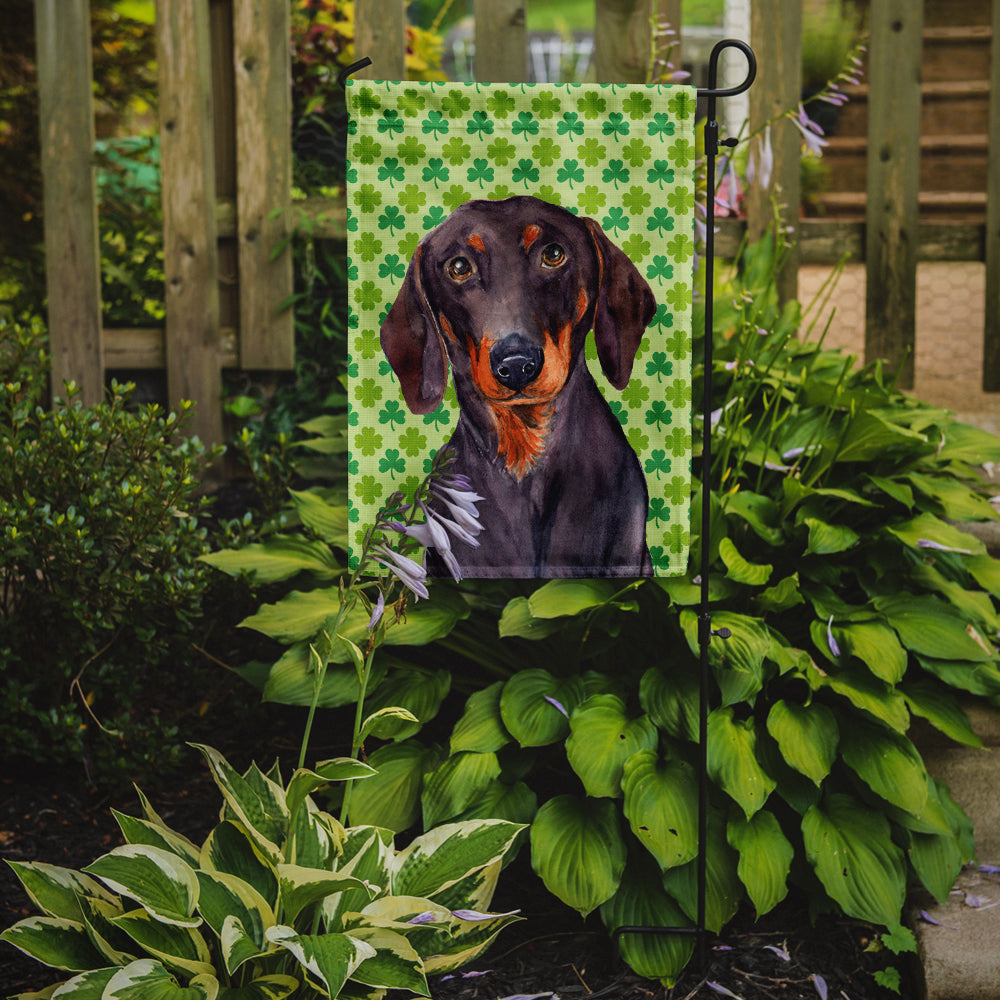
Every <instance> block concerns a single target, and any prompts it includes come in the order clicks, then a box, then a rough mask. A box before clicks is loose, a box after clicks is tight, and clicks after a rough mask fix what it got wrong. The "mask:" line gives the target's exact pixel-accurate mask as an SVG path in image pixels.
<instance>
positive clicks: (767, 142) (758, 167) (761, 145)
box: [747, 125, 774, 191]
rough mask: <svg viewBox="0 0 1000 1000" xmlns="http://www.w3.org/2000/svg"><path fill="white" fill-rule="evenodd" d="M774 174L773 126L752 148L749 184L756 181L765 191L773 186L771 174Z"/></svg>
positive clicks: (748, 173) (768, 128)
mask: <svg viewBox="0 0 1000 1000" xmlns="http://www.w3.org/2000/svg"><path fill="white" fill-rule="evenodd" d="M773 173H774V150H773V149H772V148H771V126H770V125H768V126H767V127H766V128H765V129H764V134H763V135H762V136H758V137H757V141H756V142H755V143H753V144H751V146H750V158H749V160H748V161H747V183H748V184H753V183H754V181H756V182H757V183H758V184H760V186H761V188H763V189H764V190H765V191H766V190H767V189H768V188H769V187H770V186H771V174H773Z"/></svg>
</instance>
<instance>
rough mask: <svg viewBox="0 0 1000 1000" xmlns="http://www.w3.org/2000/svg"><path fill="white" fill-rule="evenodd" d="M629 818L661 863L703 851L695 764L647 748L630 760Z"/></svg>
mask: <svg viewBox="0 0 1000 1000" xmlns="http://www.w3.org/2000/svg"><path fill="white" fill-rule="evenodd" d="M622 790H623V791H624V793H625V802H624V807H623V809H624V813H625V818H626V819H627V820H628V822H629V826H630V827H631V828H632V833H634V834H635V837H636V839H637V840H638V841H639V843H641V844H642V845H643V847H645V848H646V850H647V851H649V853H650V854H651V855H652V856H653V857H654V858H655V859H656V861H657V863H658V864H659V866H660V868H661V869H664V870H665V869H667V868H673V867H675V866H677V865H683V864H686V863H687V862H688V861H690V860H691V859H692V858H694V857H695V856H696V855H697V853H698V812H697V804H698V783H697V780H696V779H695V776H694V773H693V772H692V769H691V767H690V766H689V765H688V764H686V763H684V762H683V761H679V760H660V759H659V757H657V755H656V753H655V752H654V751H653V750H652V749H650V750H642V751H640V752H638V753H636V754H634V755H633V756H631V757H630V758H629V759H628V760H627V761H626V762H625V768H624V774H623V778H622Z"/></svg>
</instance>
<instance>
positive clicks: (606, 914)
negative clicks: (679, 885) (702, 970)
mask: <svg viewBox="0 0 1000 1000" xmlns="http://www.w3.org/2000/svg"><path fill="white" fill-rule="evenodd" d="M601 920H603V921H604V926H605V927H606V928H607V929H608V931H610V932H612V933H613V932H614V931H615V930H617V929H618V928H619V927H690V926H691V924H692V922H691V921H690V920H688V918H687V916H685V914H684V912H683V911H682V910H681V908H680V907H679V906H678V905H677V902H676V901H675V900H674V899H672V898H671V897H670V896H668V895H667V893H666V892H665V891H664V889H663V886H662V884H661V883H660V878H659V872H658V871H657V869H656V865H655V864H654V863H653V862H652V860H651V859H644V858H641V857H639V856H636V857H635V858H630V859H629V863H628V866H627V867H626V869H625V874H624V875H623V876H622V880H621V884H620V885H619V886H618V891H617V892H616V893H615V894H614V895H613V896H612V897H611V898H610V899H609V900H608V901H607V902H605V903H603V904H602V905H601ZM618 940H619V944H618V948H619V951H620V954H621V956H622V958H623V959H625V961H626V962H628V964H629V967H630V968H632V969H633V970H634V971H635V972H637V973H638V974H639V975H640V976H646V977H647V978H649V979H658V980H659V981H660V982H661V983H663V984H664V985H665V986H672V985H673V984H674V982H675V981H676V979H677V976H678V975H679V974H680V973H681V971H682V970H683V969H684V967H685V966H686V965H687V963H688V961H689V960H690V958H691V953H692V952H693V950H694V935H692V934H623V935H621V937H619V939H618Z"/></svg>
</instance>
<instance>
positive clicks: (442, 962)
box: [414, 910, 521, 975]
mask: <svg viewBox="0 0 1000 1000" xmlns="http://www.w3.org/2000/svg"><path fill="white" fill-rule="evenodd" d="M451 912H452V916H453V918H454V922H453V924H452V926H451V930H450V932H447V933H446V932H439V934H438V940H437V941H436V942H434V943H433V944H432V945H431V946H430V948H429V949H428V954H424V953H423V952H421V954H424V971H425V972H426V973H427V974H428V975H431V974H440V973H443V972H452V971H453V970H455V969H458V968H461V967H462V966H463V965H467V964H468V963H469V962H472V961H474V960H475V959H477V958H478V957H479V956H480V955H481V954H482V953H483V952H484V951H486V949H487V948H488V947H489V946H490V944H492V942H493V940H494V938H495V937H496V936H497V935H498V934H499V933H500V931H502V930H503V929H504V928H505V927H506V926H508V924H512V923H515V922H516V921H518V920H520V919H521V917H520V916H519V915H518V914H517V913H516V912H511V913H494V914H485V913H483V914H478V915H477V916H476V917H475V919H466V918H465V917H464V916H463V915H464V914H466V913H468V912H469V911H466V910H452V911H451ZM419 944H420V942H419V940H416V941H414V945H415V946H416V947H417V949H418V950H420V948H419Z"/></svg>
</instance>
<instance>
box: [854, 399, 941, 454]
mask: <svg viewBox="0 0 1000 1000" xmlns="http://www.w3.org/2000/svg"><path fill="white" fill-rule="evenodd" d="M926 442H927V439H926V438H925V437H924V436H923V435H922V434H918V433H917V432H916V431H911V430H907V429H906V428H904V427H900V426H899V425H898V424H893V423H889V421H888V420H885V419H883V418H882V417H880V416H879V415H877V414H876V413H874V412H872V411H871V410H862V411H861V412H860V413H858V415H857V416H856V417H854V419H853V420H852V421H851V424H850V427H849V428H848V430H847V433H846V434H845V435H844V437H843V440H842V441H841V443H840V448H839V449H838V451H837V456H836V461H837V462H867V461H871V460H872V459H874V458H879V457H881V455H883V454H884V453H885V452H886V451H888V450H889V449H891V448H895V447H906V446H912V445H921V444H926Z"/></svg>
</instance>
